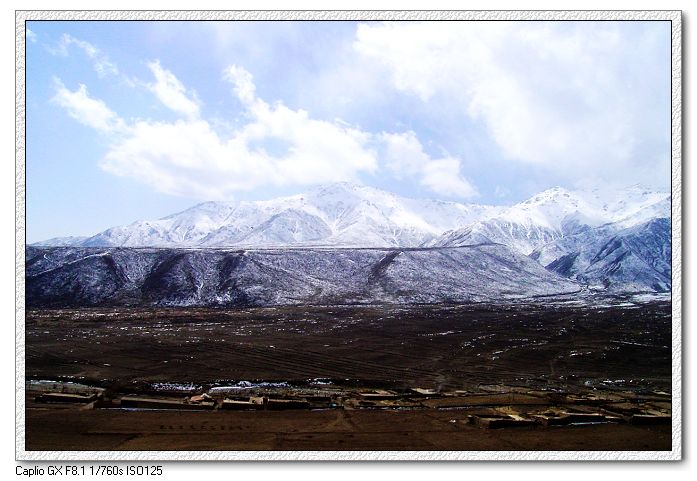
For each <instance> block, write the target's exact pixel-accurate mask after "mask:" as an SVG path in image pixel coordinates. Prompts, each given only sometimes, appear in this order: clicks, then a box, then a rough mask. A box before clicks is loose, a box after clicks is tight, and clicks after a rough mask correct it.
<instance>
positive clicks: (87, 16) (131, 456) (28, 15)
mask: <svg viewBox="0 0 697 481" xmlns="http://www.w3.org/2000/svg"><path fill="white" fill-rule="evenodd" d="M15 14H16V17H15V35H16V57H15V58H16V78H15V86H16V92H15V93H16V99H17V100H16V105H15V107H16V131H15V139H16V149H15V151H16V154H15V165H16V170H15V174H16V205H15V207H16V210H15V221H16V237H15V261H16V270H15V276H16V291H15V311H16V317H15V327H16V329H15V339H16V370H15V386H16V401H15V421H16V444H15V457H16V460H111V461H119V460H138V461H145V460H172V461H194V460H196V461H198V460H220V461H232V460H237V461H243V460H256V461H272V460H273V461H296V460H297V461H313V460H314V461H324V460H333V461H370V460H374V461H399V460H406V461H446V460H498V461H503V460H506V461H511V460H528V461H545V460H571V461H580V460H602V461H632V460H633V461H637V460H652V461H671V460H680V459H682V458H681V456H682V369H681V368H682V366H681V363H682V317H681V315H682V284H681V280H682V244H681V235H682V229H681V219H682V190H681V189H682V164H681V156H682V144H681V141H682V125H681V119H682V91H681V86H682V84H681V80H682V77H681V75H682V12H681V11H674V10H673V11H661V10H645V11H589V10H576V11H563V10H556V11H459V10H447V11H422V10H418V11H414V10H411V11H365V10H364V11H356V10H345V11H339V10H335V11H325V10H310V11H282V10H277V11H272V10H266V11H260V10H248V11H181V10H179V11H161V10H157V11H87V10H75V11H45V10H44V11H23V10H20V11H16V12H15ZM28 20H75V21H78V20H141V21H146V20H192V21H195V20H372V21H374V20H463V21H464V20H480V21H482V20H490V21H494V20H496V21H502V20H520V21H524V20H550V21H553V20H566V21H568V20H627V21H631V20H642V21H647V20H652V21H670V22H671V25H672V28H671V38H672V42H671V43H672V46H671V54H672V63H671V67H672V116H671V118H672V123H671V124H672V125H671V139H672V144H671V147H672V158H671V168H672V276H673V282H672V340H673V351H672V369H673V371H672V374H673V377H672V384H673V386H672V403H673V406H672V443H673V444H672V450H671V451H489V452H483V451H477V452H469V451H380V452H378V451H26V450H25V449H24V441H25V429H24V428H25V425H24V423H25V404H24V401H25V398H24V387H25V369H24V361H25V348H24V334H25V331H24V323H25V299H24V287H25V279H24V275H25V265H24V262H25V247H26V245H25V221H26V219H25V201H26V191H25V147H26V146H25V127H26V126H25V119H26V117H25V108H26V105H25V78H24V77H25V67H26V66H25V44H26V38H25V21H28Z"/></svg>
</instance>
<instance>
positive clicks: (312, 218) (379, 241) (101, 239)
mask: <svg viewBox="0 0 697 481" xmlns="http://www.w3.org/2000/svg"><path fill="white" fill-rule="evenodd" d="M500 210H501V208H500V207H493V206H483V205H476V204H468V205H465V204H460V203H457V202H445V201H438V200H424V199H408V198H404V197H400V196H397V195H395V194H392V193H389V192H385V191H382V190H379V189H375V188H371V187H367V186H361V185H355V184H350V183H336V184H330V185H327V186H323V187H319V188H316V189H313V190H310V191H309V192H307V193H305V194H300V195H294V196H290V197H282V198H277V199H273V200H267V201H242V202H206V203H203V204H199V205H196V206H194V207H192V208H190V209H188V210H185V211H183V212H179V213H177V214H173V215H170V216H167V217H164V218H162V219H158V220H152V221H138V222H134V223H133V224H130V225H126V226H120V227H113V228H111V229H107V230H105V231H104V232H101V233H99V234H97V235H95V236H93V237H90V238H88V239H86V240H84V241H82V242H78V243H76V244H75V245H79V246H84V247H113V246H121V247H126V246H127V247H231V246H244V247H280V246H297V245H306V246H309V245H314V246H334V247H337V246H342V247H348V246H353V247H398V246H399V247H415V246H419V245H421V244H423V243H425V242H428V241H430V240H432V239H435V238H436V237H438V236H440V235H441V234H442V233H443V232H445V231H447V230H451V229H456V228H458V227H460V226H463V225H466V224H469V223H472V222H474V221H476V220H479V219H482V218H487V217H490V216H492V215H495V214H496V213H498V212H499V211H500ZM42 245H47V244H46V243H42ZM49 245H50V244H49Z"/></svg>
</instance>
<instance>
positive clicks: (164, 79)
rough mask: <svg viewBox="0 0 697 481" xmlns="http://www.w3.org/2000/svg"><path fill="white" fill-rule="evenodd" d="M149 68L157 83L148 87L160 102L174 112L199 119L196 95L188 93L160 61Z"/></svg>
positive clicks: (156, 61)
mask: <svg viewBox="0 0 697 481" xmlns="http://www.w3.org/2000/svg"><path fill="white" fill-rule="evenodd" d="M148 68H149V69H150V71H151V72H152V73H153V75H154V76H155V83H150V84H147V87H148V88H149V89H150V90H151V91H152V92H153V93H154V94H155V96H156V97H157V98H158V99H159V100H160V102H162V103H163V104H164V105H165V106H166V107H167V108H169V109H170V110H172V111H174V112H177V113H180V114H183V115H185V116H187V117H192V118H193V117H198V115H199V113H200V112H199V105H198V101H197V100H196V97H195V95H193V94H190V93H189V92H187V90H186V88H185V87H184V85H182V83H181V82H180V81H179V79H177V77H175V76H174V74H173V73H172V72H170V71H169V70H166V69H164V68H162V66H161V65H160V61H159V60H155V61H154V62H150V63H148ZM191 97H193V98H191Z"/></svg>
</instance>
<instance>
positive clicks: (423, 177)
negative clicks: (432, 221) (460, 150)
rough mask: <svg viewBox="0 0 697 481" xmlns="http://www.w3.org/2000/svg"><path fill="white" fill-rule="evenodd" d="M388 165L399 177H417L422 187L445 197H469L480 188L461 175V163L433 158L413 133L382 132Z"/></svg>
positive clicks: (448, 158)
mask: <svg viewBox="0 0 697 481" xmlns="http://www.w3.org/2000/svg"><path fill="white" fill-rule="evenodd" d="M380 140H381V141H382V142H383V145H384V158H385V163H386V166H387V167H388V168H389V169H390V170H391V171H392V173H393V174H394V175H395V176H396V177H397V178H400V179H401V178H404V177H412V178H416V179H417V180H418V181H419V183H420V184H421V185H423V186H424V187H427V188H428V189H430V190H432V191H433V192H436V193H438V194H439V195H442V196H448V197H456V198H469V197H475V196H477V195H478V192H477V189H476V188H475V187H474V186H473V185H472V184H471V183H470V182H469V181H468V180H467V179H466V178H465V177H463V176H462V175H461V174H460V160H459V159H456V158H454V157H444V158H440V159H433V158H431V157H430V156H429V155H428V154H426V152H424V149H423V146H422V145H421V142H419V139H418V138H417V137H416V134H415V133H414V132H413V131H409V132H404V133H400V134H391V133H386V132H383V133H382V134H381V136H380Z"/></svg>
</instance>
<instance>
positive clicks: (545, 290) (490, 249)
mask: <svg viewBox="0 0 697 481" xmlns="http://www.w3.org/2000/svg"><path fill="white" fill-rule="evenodd" d="M26 265H27V277H26V301H27V306H29V307H40V306H43V307H65V306H90V305H93V306H98V305H165V306H189V305H196V306H237V305H253V306H270V305H288V304H291V305H292V304H335V303H361V304H365V303H370V304H372V303H398V304H406V303H441V302H473V301H497V302H498V301H502V300H507V299H517V298H527V297H531V296H545V295H555V294H561V293H568V292H576V291H578V290H579V289H580V287H579V285H578V284H577V283H575V282H573V281H570V280H567V279H564V278H562V277H560V276H558V275H557V274H555V273H552V272H550V271H548V270H546V269H544V268H543V267H542V266H540V265H539V264H538V263H537V262H535V261H533V260H532V259H530V258H528V257H526V256H523V255H521V254H518V253H516V252H514V251H512V250H511V249H509V248H507V247H505V246H502V245H496V244H488V245H480V246H474V247H466V248H443V249H308V248H303V249H268V250H231V249H215V250H211V249H133V248H101V249H97V248H32V247H30V248H28V249H27V263H26Z"/></svg>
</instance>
